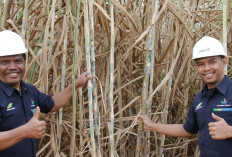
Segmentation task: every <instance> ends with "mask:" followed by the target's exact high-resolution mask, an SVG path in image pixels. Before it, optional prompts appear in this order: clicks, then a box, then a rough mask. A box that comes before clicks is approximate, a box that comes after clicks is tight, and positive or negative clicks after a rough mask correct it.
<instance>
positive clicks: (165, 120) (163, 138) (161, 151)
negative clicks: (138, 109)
mask: <svg viewBox="0 0 232 157" xmlns="http://www.w3.org/2000/svg"><path fill="white" fill-rule="evenodd" d="M171 91H172V76H170V78H169V81H168V95H167V98H166V101H165V106H164V123H167V120H168V108H169V99H170V96H171ZM164 143H165V135H162V137H161V144H160V145H161V146H160V157H162V155H163V152H164Z"/></svg>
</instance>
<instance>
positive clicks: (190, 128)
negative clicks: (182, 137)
mask: <svg viewBox="0 0 232 157" xmlns="http://www.w3.org/2000/svg"><path fill="white" fill-rule="evenodd" d="M194 104H195V103H194V101H193V103H192V105H191V107H190V109H189V112H188V117H187V120H186V121H185V123H184V125H183V126H184V129H185V131H187V132H188V133H190V134H196V133H198V131H199V127H198V123H197V117H196V112H195V108H194Z"/></svg>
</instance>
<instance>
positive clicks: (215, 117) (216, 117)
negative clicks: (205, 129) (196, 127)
mask: <svg viewBox="0 0 232 157" xmlns="http://www.w3.org/2000/svg"><path fill="white" fill-rule="evenodd" d="M212 117H213V119H215V120H216V121H219V120H222V119H223V118H221V117H218V116H217V115H215V114H214V113H212Z"/></svg>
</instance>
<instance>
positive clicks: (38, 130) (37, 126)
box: [25, 106, 46, 138]
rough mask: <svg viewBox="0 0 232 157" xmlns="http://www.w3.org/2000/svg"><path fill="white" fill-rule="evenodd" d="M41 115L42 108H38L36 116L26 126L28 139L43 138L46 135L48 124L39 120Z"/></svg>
mask: <svg viewBox="0 0 232 157" xmlns="http://www.w3.org/2000/svg"><path fill="white" fill-rule="evenodd" d="M39 114H40V108H39V107H38V106H37V108H36V112H35V114H34V116H33V117H32V118H31V120H30V121H29V122H28V123H26V124H25V129H26V133H27V137H29V138H41V137H42V136H43V135H44V134H45V131H46V123H45V121H40V120H39Z"/></svg>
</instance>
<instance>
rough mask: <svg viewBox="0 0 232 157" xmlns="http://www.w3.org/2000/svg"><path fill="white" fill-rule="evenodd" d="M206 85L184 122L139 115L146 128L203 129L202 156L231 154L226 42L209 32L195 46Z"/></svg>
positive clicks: (179, 133)
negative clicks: (155, 120)
mask: <svg viewBox="0 0 232 157" xmlns="http://www.w3.org/2000/svg"><path fill="white" fill-rule="evenodd" d="M192 59H193V60H194V61H195V62H196V68H197V71H198V74H199V76H200V77H201V78H202V80H203V81H204V83H205V86H204V88H203V89H202V91H200V92H199V93H198V94H197V95H196V97H195V98H194V100H193V102H192V105H191V107H190V109H189V113H188V117H187V120H186V122H185V123H184V124H156V123H153V122H152V121H151V120H150V119H149V118H148V117H147V116H142V115H139V116H138V123H140V121H143V123H144V129H145V130H151V131H155V132H159V133H162V134H166V135H169V136H173V137H192V136H193V134H196V133H198V132H199V133H200V138H199V141H198V143H199V148H200V156H201V157H219V156H223V157H231V154H232V149H231V146H232V138H231V137H232V97H231V96H232V81H231V80H230V79H229V78H228V76H226V75H224V67H225V66H226V64H227V62H228V61H227V58H226V54H225V51H224V48H223V46H222V44H221V43H220V42H219V41H218V40H216V39H214V38H212V37H208V36H205V37H203V38H202V39H200V40H199V41H198V42H197V43H196V44H195V46H194V48H193V55H192Z"/></svg>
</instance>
